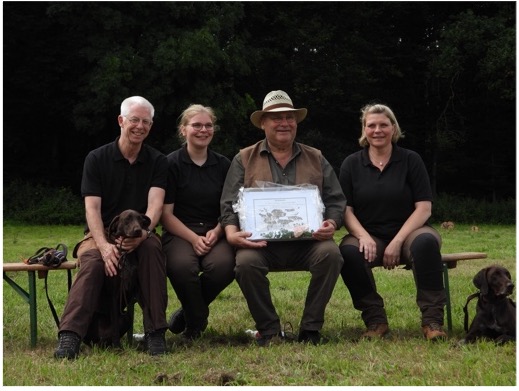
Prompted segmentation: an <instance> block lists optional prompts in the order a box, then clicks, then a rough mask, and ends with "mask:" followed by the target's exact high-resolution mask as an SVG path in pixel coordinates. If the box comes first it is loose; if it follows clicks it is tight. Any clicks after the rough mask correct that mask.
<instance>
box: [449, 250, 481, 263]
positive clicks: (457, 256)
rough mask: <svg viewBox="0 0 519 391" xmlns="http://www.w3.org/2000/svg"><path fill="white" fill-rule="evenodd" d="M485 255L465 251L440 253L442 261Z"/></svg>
mask: <svg viewBox="0 0 519 391" xmlns="http://www.w3.org/2000/svg"><path fill="white" fill-rule="evenodd" d="M486 257H487V254H486V253H478V252H465V253H451V254H442V262H456V261H462V260H466V259H484V258H486Z"/></svg>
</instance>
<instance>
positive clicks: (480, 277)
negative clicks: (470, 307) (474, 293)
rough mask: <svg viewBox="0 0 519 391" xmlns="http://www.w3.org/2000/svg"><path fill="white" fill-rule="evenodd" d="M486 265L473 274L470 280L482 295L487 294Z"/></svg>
mask: <svg viewBox="0 0 519 391" xmlns="http://www.w3.org/2000/svg"><path fill="white" fill-rule="evenodd" d="M488 269H489V268H488V267H486V268H484V269H481V270H480V271H479V272H478V273H477V274H476V275H475V276H474V279H473V280H472V282H474V285H475V286H476V288H478V289H479V290H480V292H481V294H482V295H487V294H488V282H487V271H488Z"/></svg>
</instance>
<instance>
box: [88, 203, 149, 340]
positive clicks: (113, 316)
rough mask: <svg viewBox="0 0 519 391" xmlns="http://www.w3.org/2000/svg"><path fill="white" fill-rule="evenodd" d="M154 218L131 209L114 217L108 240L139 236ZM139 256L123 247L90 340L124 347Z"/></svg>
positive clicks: (134, 296) (94, 322)
mask: <svg viewBox="0 0 519 391" xmlns="http://www.w3.org/2000/svg"><path fill="white" fill-rule="evenodd" d="M150 223H151V220H150V218H149V217H148V216H146V215H145V214H142V213H139V212H137V211H135V210H132V209H127V210H125V211H123V212H121V213H120V214H119V215H118V216H116V217H114V218H113V220H112V221H111V223H110V225H109V227H108V241H109V242H110V243H115V241H116V239H117V238H123V239H126V238H135V237H140V236H142V234H143V233H142V231H143V230H148V229H149V226H150ZM137 263H138V261H137V257H136V255H135V253H133V252H132V253H125V252H124V251H122V250H121V258H120V259H119V266H118V269H119V270H118V274H117V275H116V276H114V277H111V278H109V283H108V284H107V286H106V287H105V288H106V290H104V291H103V293H102V297H105V298H106V297H109V299H107V300H105V301H104V302H103V303H102V310H101V312H98V313H96V315H95V316H94V319H93V322H92V324H91V325H90V328H89V331H88V333H87V336H86V337H85V342H86V343H95V344H99V345H102V346H112V347H116V348H120V347H121V343H120V338H121V337H122V336H123V335H124V334H125V333H126V332H127V331H128V330H129V328H130V326H131V325H130V322H131V321H132V319H130V316H129V314H128V311H125V309H126V307H127V306H128V304H130V303H133V302H135V301H136V297H137V286H138V282H137Z"/></svg>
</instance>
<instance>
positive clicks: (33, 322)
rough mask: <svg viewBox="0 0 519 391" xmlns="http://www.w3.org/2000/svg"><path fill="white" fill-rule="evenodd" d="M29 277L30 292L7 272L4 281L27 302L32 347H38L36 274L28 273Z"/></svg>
mask: <svg viewBox="0 0 519 391" xmlns="http://www.w3.org/2000/svg"><path fill="white" fill-rule="evenodd" d="M28 276H29V292H27V291H26V290H25V289H23V288H22V287H21V286H20V285H18V284H17V283H16V282H15V281H14V280H12V279H11V278H10V277H9V276H8V275H7V273H6V272H4V281H5V282H7V283H8V284H9V285H10V286H11V287H12V288H13V289H14V290H15V291H16V292H17V293H18V294H19V295H20V296H21V297H22V298H23V299H24V300H25V301H26V302H27V304H29V326H30V333H31V338H30V340H31V347H35V346H36V341H37V339H38V329H37V327H38V321H37V318H36V309H37V308H36V273H35V272H34V271H28Z"/></svg>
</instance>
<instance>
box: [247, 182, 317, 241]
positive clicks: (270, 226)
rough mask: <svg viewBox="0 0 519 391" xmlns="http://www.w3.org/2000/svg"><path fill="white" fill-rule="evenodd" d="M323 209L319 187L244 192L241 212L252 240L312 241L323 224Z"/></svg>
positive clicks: (251, 189)
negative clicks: (314, 234) (313, 234)
mask: <svg viewBox="0 0 519 391" xmlns="http://www.w3.org/2000/svg"><path fill="white" fill-rule="evenodd" d="M323 210H324V206H323V204H322V201H321V196H320V193H319V190H318V188H317V187H316V186H308V187H303V188H299V187H294V186H287V187H284V186H279V187H274V188H247V189H243V194H242V200H241V208H240V212H239V216H240V226H241V228H242V230H243V231H248V232H251V233H252V236H251V237H250V238H249V240H300V239H312V233H313V232H314V231H316V230H318V229H319V227H320V226H321V223H322V221H323Z"/></svg>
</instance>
